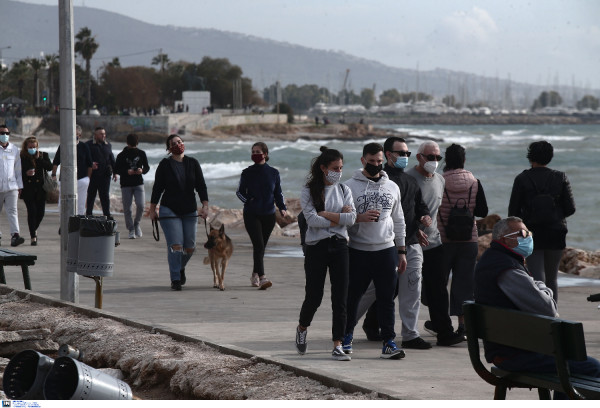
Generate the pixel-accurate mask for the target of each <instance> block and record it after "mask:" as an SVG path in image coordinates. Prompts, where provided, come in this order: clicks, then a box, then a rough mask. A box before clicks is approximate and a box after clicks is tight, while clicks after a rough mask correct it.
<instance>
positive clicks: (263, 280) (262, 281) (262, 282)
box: [258, 275, 273, 290]
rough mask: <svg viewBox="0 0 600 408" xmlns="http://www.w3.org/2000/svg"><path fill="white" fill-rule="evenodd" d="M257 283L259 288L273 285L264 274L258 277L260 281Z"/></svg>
mask: <svg viewBox="0 0 600 408" xmlns="http://www.w3.org/2000/svg"><path fill="white" fill-rule="evenodd" d="M258 285H259V286H258V289H259V290H267V289H268V288H270V287H271V286H273V283H272V282H271V281H270V280H268V279H267V278H266V276H264V275H263V276H262V278H260V282H259V283H258Z"/></svg>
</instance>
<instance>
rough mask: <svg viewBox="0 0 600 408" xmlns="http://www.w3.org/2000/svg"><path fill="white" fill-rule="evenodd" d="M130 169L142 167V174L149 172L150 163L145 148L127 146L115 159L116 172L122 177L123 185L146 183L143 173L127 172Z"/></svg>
mask: <svg viewBox="0 0 600 408" xmlns="http://www.w3.org/2000/svg"><path fill="white" fill-rule="evenodd" d="M129 169H132V170H137V169H142V174H146V173H148V171H149V170H150V165H149V164H148V158H147V157H146V153H145V152H144V151H143V150H140V149H138V148H137V147H134V148H131V147H129V146H125V148H123V151H121V153H119V154H118V155H117V160H116V161H115V174H118V175H119V176H120V177H121V179H120V182H121V187H135V186H140V185H142V184H144V178H143V177H142V174H133V175H129V174H127V171H128V170H129Z"/></svg>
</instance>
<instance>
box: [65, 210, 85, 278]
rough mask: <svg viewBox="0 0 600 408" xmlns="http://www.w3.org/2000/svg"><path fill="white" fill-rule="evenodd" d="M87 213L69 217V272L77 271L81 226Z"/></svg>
mask: <svg viewBox="0 0 600 408" xmlns="http://www.w3.org/2000/svg"><path fill="white" fill-rule="evenodd" d="M84 218H85V215H74V216H72V217H69V225H68V230H69V235H68V239H67V272H74V273H76V272H77V255H78V252H79V227H80V224H81V220H82V219H84Z"/></svg>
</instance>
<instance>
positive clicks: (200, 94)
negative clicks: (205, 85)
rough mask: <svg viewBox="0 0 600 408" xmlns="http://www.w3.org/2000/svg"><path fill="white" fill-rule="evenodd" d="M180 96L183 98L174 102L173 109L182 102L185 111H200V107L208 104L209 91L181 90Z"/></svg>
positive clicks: (202, 107) (205, 106)
mask: <svg viewBox="0 0 600 408" xmlns="http://www.w3.org/2000/svg"><path fill="white" fill-rule="evenodd" d="M182 97H183V100H181V101H177V102H176V104H175V110H177V105H178V104H182V105H183V107H184V111H185V112H187V113H202V109H204V108H207V107H209V106H210V92H208V91H183V92H182ZM188 107H189V110H188V109H187V108H188Z"/></svg>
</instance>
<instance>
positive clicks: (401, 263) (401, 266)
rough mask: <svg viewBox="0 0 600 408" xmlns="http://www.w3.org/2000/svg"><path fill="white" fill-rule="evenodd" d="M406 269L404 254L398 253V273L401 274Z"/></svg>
mask: <svg viewBox="0 0 600 408" xmlns="http://www.w3.org/2000/svg"><path fill="white" fill-rule="evenodd" d="M404 271H406V255H404V254H398V273H400V274H402V273H404Z"/></svg>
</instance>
